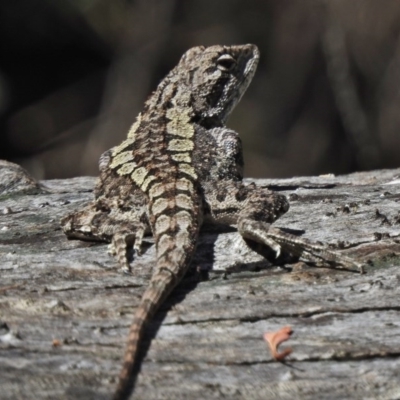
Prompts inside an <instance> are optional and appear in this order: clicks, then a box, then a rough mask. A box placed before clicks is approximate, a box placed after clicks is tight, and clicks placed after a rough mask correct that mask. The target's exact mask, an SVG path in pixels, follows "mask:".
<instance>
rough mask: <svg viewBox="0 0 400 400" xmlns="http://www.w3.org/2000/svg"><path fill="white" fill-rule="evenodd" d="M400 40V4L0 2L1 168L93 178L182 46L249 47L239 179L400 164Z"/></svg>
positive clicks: (239, 120) (240, 113)
mask: <svg viewBox="0 0 400 400" xmlns="http://www.w3.org/2000/svg"><path fill="white" fill-rule="evenodd" d="M399 34H400V1H396V0H380V1H377V0H352V1H348V0H335V1H332V0H246V1H244V0H218V1H216V0H190V1H188V0H130V1H128V0H113V1H110V0H63V1H57V0H13V1H9V0H0V158H2V159H7V160H9V161H14V162H16V163H19V164H21V165H22V166H24V167H25V168H26V169H27V170H28V171H29V172H30V173H31V174H32V175H33V176H34V177H36V178H37V179H50V178H66V177H72V176H80V175H97V171H98V168H97V160H98V158H99V156H100V154H101V153H102V152H103V151H105V150H107V149H108V148H110V147H112V146H114V145H116V144H118V143H119V142H120V141H121V140H123V138H124V137H125V136H126V134H127V131H128V129H129V126H130V125H131V124H132V123H133V121H134V119H135V117H136V115H137V114H138V112H139V111H140V110H141V106H142V104H143V102H144V101H145V99H146V98H147V96H148V95H149V93H150V92H151V91H152V90H154V89H155V87H156V86H157V84H158V82H159V81H160V80H161V79H162V78H163V77H164V76H165V74H166V73H167V72H168V71H169V70H170V69H171V68H173V67H174V66H175V65H176V64H177V62H178V60H179V58H180V56H181V55H182V54H183V53H184V52H185V51H186V50H187V49H188V48H190V47H192V46H195V45H212V44H241V43H254V44H256V45H257V46H258V47H259V48H260V51H261V60H260V64H259V67H258V70H257V73H256V76H255V78H254V80H253V83H252V84H251V85H250V88H249V89H248V91H247V93H246V94H245V96H244V98H243V99H242V101H241V103H240V104H239V106H238V107H237V108H236V110H235V111H234V113H233V115H232V117H231V118H230V120H229V121H228V126H229V127H231V128H233V129H235V130H237V131H238V132H239V133H240V135H241V137H242V140H243V145H244V150H245V164H246V169H245V175H246V176H251V177H289V176H296V175H315V174H325V173H335V174H339V173H347V172H352V171H360V170H368V169H374V168H392V167H399V166H400V155H399V149H400V146H399V145H400V135H399V131H400V112H399V111H400V41H399V39H400V36H399Z"/></svg>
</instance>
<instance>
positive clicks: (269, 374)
mask: <svg viewBox="0 0 400 400" xmlns="http://www.w3.org/2000/svg"><path fill="white" fill-rule="evenodd" d="M399 177H400V170H399V169H398V170H384V171H372V172H365V173H357V174H351V175H346V176H338V177H334V176H321V177H303V178H292V179H279V180H277V179H264V180H258V181H256V182H257V184H258V185H261V186H264V187H269V188H272V189H274V190H278V191H280V192H282V193H284V194H286V195H288V196H289V198H290V201H291V209H290V210H289V212H288V213H287V214H286V215H285V216H283V217H282V218H281V219H279V220H278V221H277V222H276V223H275V224H274V225H276V226H278V227H284V228H290V229H293V230H295V231H298V233H301V234H303V235H304V237H307V238H308V239H310V240H319V241H322V242H324V243H328V244H330V245H332V247H338V248H340V249H343V250H341V251H343V253H345V254H347V255H348V256H350V257H353V258H354V259H356V260H358V261H363V262H365V263H366V265H367V266H366V271H367V272H366V274H365V275H360V274H355V273H352V272H349V271H343V270H336V269H332V268H317V267H315V266H310V265H305V264H304V263H299V262H296V263H293V262H290V263H282V262H281V263H280V265H276V263H275V262H274V261H272V262H269V261H267V260H265V259H264V258H262V257H261V256H260V255H259V254H257V253H255V252H253V251H252V250H250V249H249V248H248V247H247V246H246V245H245V244H244V242H243V241H242V239H241V238H240V237H239V236H238V234H237V233H234V232H223V233H218V232H204V233H202V235H201V238H200V243H199V246H198V251H197V254H196V258H195V260H194V261H193V265H194V266H195V267H200V268H201V269H206V270H211V269H215V270H217V271H218V270H224V269H228V270H230V272H229V273H228V274H218V273H216V272H213V271H210V272H209V274H208V277H209V279H208V280H203V281H201V282H198V281H196V280H195V279H193V276H189V277H188V278H187V279H185V281H184V282H182V284H181V285H180V286H179V287H178V288H177V289H176V290H175V291H174V292H173V294H172V295H171V296H170V298H169V299H168V301H167V302H166V304H165V307H163V309H162V310H161V311H160V312H159V313H158V314H157V315H156V318H155V320H154V321H153V323H152V324H151V325H150V326H149V329H148V336H149V341H148V343H147V344H146V346H145V347H147V348H148V351H147V352H146V351H144V359H143V364H142V369H141V372H140V375H139V378H138V381H137V385H136V389H135V395H134V396H133V398H137V399H205V398H210V399H211V398H229V399H270V398H271V399H272V398H282V399H286V398H287V399H292V398H302V399H316V398H318V399H330V398H332V399H333V398H367V399H372V398H374V399H375V398H382V399H394V398H400V383H399V382H400V380H399V378H398V375H399V372H398V371H399V370H400V322H399V321H400V289H399V282H400V269H399V268H398V266H399V253H400V245H399V235H400V214H399V201H400V178H399ZM0 183H2V182H1V179H0ZM29 184H30V185H32V182H30V183H29ZM93 185H94V178H88V177H83V178H74V179H67V180H52V181H43V182H41V183H40V186H35V187H34V189H35V190H34V191H29V190H28V192H27V193H26V191H24V190H22V189H23V187H22V189H21V188H20V187H19V188H18V190H16V191H13V192H7V190H6V189H5V190H4V191H3V194H2V195H1V197H0V212H1V214H0V270H1V281H0V282H1V283H0V358H1V362H0V398H1V399H28V398H35V399H102V398H104V399H106V398H110V395H111V393H112V391H113V388H114V387H115V381H116V377H117V374H118V372H119V369H120V366H121V359H122V354H123V351H124V346H125V339H126V336H127V332H128V328H129V325H130V323H131V320H132V315H133V311H134V309H135V307H136V306H137V304H138V302H139V299H140V296H141V293H142V292H143V290H144V288H145V286H146V283H147V282H148V279H149V277H150V274H151V271H152V267H153V265H154V249H153V246H152V241H151V239H150V238H149V240H148V246H147V249H146V251H145V253H144V254H143V255H142V256H140V257H137V259H136V260H135V261H133V264H132V265H133V269H134V274H133V275H132V276H127V275H123V274H121V273H120V272H119V270H118V266H117V263H116V261H115V259H114V258H113V257H111V256H110V255H108V254H107V245H106V244H99V243H90V242H82V241H69V240H67V238H66V237H65V236H64V234H63V233H62V232H61V229H60V226H59V220H60V218H61V217H62V216H64V215H65V214H66V213H68V212H70V211H71V210H74V209H77V208H80V207H82V206H83V205H84V204H86V203H87V202H88V201H90V200H91V198H92V193H91V190H92V188H93ZM22 186H23V185H22ZM6 187H7V186H6V185H4V188H6ZM14 187H15V185H14ZM20 189H21V190H22V192H21V190H20ZM286 325H290V326H291V327H292V328H293V330H294V334H293V335H292V337H291V339H290V341H289V342H288V345H290V346H291V347H292V348H293V353H292V354H291V355H290V357H289V359H288V360H287V363H279V362H276V361H274V360H273V359H272V357H271V355H270V353H269V351H268V348H267V345H266V343H265V342H264V341H263V339H262V335H263V333H264V332H265V331H274V330H276V329H279V328H280V327H282V326H286ZM145 350H146V349H145Z"/></svg>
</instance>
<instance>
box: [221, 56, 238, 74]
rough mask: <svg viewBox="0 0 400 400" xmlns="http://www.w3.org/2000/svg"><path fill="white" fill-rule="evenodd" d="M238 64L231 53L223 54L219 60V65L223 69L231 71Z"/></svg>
mask: <svg viewBox="0 0 400 400" xmlns="http://www.w3.org/2000/svg"><path fill="white" fill-rule="evenodd" d="M235 65H236V60H235V59H234V58H233V57H232V56H230V55H229V54H223V55H222V56H221V57H220V58H218V60H217V67H218V69H220V70H221V71H224V72H229V71H231V70H232V68H233V67H234V66H235Z"/></svg>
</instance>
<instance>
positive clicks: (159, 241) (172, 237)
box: [113, 196, 200, 400]
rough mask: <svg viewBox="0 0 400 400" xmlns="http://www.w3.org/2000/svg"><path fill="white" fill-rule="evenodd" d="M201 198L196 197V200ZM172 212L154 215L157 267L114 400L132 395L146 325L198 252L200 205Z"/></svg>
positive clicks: (138, 314)
mask: <svg viewBox="0 0 400 400" xmlns="http://www.w3.org/2000/svg"><path fill="white" fill-rule="evenodd" d="M191 197H192V196H191ZM193 197H194V196H193ZM197 200H198V199H195V203H197ZM197 204H198V203H197ZM168 211H169V212H168V215H166V214H160V215H159V216H157V215H155V216H154V221H155V222H154V224H153V232H154V236H155V242H156V249H157V267H156V271H155V273H154V275H153V276H152V278H151V280H150V283H149V286H148V288H147V289H146V290H145V292H144V294H143V297H142V299H141V301H140V304H139V307H138V309H137V310H136V313H135V316H134V320H133V322H132V325H131V328H130V331H129V335H128V344H127V348H126V351H125V356H124V364H123V367H122V371H121V373H120V375H119V382H118V386H117V390H116V392H115V394H114V397H113V400H125V399H128V398H129V396H130V393H131V391H132V389H133V386H134V381H135V377H134V376H133V375H134V369H135V367H136V364H137V358H138V353H139V349H140V343H141V339H142V337H143V334H144V332H145V328H146V324H147V322H148V321H149V320H150V319H151V318H152V316H153V315H154V314H155V312H156V311H157V310H158V308H159V307H160V305H161V304H162V302H163V301H164V300H165V298H166V297H167V296H168V295H169V294H170V293H171V291H172V290H173V289H174V287H175V286H176V285H177V284H178V283H179V282H180V280H181V279H182V277H183V276H184V274H185V273H186V271H187V269H188V266H189V264H190V260H191V257H192V255H193V253H194V249H195V242H196V239H197V235H198V230H199V226H200V222H199V220H200V218H199V209H198V208H197V207H193V208H191V209H190V210H188V209H182V207H179V206H178V205H177V204H175V205H173V207H172V209H171V208H170V209H169V210H168Z"/></svg>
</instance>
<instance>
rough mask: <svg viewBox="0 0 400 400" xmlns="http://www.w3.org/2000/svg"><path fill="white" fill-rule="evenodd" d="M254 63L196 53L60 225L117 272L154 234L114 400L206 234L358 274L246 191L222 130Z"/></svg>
mask: <svg viewBox="0 0 400 400" xmlns="http://www.w3.org/2000/svg"><path fill="white" fill-rule="evenodd" d="M258 60H259V50H258V48H257V47H256V46H255V45H252V44H247V45H235V46H221V45H215V46H209V47H204V46H197V47H193V48H191V49H189V50H188V51H186V53H185V54H184V55H183V56H182V58H181V59H180V61H179V63H178V65H177V66H176V67H175V68H174V69H172V70H171V71H170V73H169V74H168V75H167V76H166V77H165V78H164V79H163V80H162V81H161V83H160V84H159V85H158V87H157V88H156V90H155V91H154V92H153V93H152V94H151V95H150V97H149V98H148V100H147V101H146V102H145V105H144V108H143V111H142V112H141V113H140V114H139V115H138V117H137V119H136V122H135V123H134V124H133V125H132V127H131V129H130V130H129V132H128V135H127V138H126V139H125V140H124V141H123V142H122V143H121V144H119V145H117V146H115V147H113V148H111V149H110V150H108V151H106V152H105V153H103V154H102V155H101V157H100V160H99V169H100V176H99V179H98V181H97V184H96V186H95V189H94V196H95V199H94V201H93V202H92V203H90V204H89V205H88V206H87V207H85V208H84V209H82V210H80V211H77V212H74V213H72V214H69V215H67V216H65V217H64V218H63V219H62V221H61V225H62V229H63V231H64V233H65V234H66V235H67V236H68V237H69V238H78V239H83V240H100V241H105V242H109V243H111V244H110V246H111V251H112V252H113V253H114V254H115V256H116V258H117V260H118V263H119V264H120V265H121V267H122V270H123V271H124V272H130V264H129V262H128V259H127V249H128V248H131V247H133V249H134V252H135V254H140V253H141V244H142V239H143V237H144V235H147V234H152V235H153V237H154V240H155V246H156V268H155V271H154V272H153V275H152V277H151V279H150V282H149V285H148V287H147V289H146V290H145V292H144V294H143V296H142V298H141V301H140V304H139V306H138V308H137V310H136V312H135V314H134V319H133V322H132V324H131V327H130V331H129V335H128V340H127V347H126V351H125V355H124V362H123V367H122V370H121V373H120V375H119V383H118V386H117V389H116V392H115V394H114V397H113V399H114V400H122V399H127V398H129V395H130V393H131V391H132V389H133V386H134V377H132V373H133V370H134V365H135V363H136V361H137V357H138V351H139V346H140V342H141V339H142V337H143V334H144V330H145V326H146V323H147V322H148V321H149V320H150V319H151V318H152V316H153V315H154V313H155V312H156V311H157V309H158V308H159V307H160V305H161V304H162V302H163V300H164V299H165V298H166V297H167V296H168V295H169V293H170V292H171V291H172V290H173V288H174V287H175V286H176V285H177V284H178V283H179V282H180V280H181V279H182V277H183V276H184V275H185V273H186V271H187V269H188V268H189V265H190V261H191V258H192V256H193V254H194V252H195V248H196V242H197V238H198V235H199V230H200V228H201V226H202V225H203V224H208V223H212V224H218V225H223V226H230V227H234V228H236V229H237V230H238V232H239V233H240V234H241V235H242V237H243V238H244V239H245V240H247V241H253V242H258V243H261V244H263V245H266V246H268V247H270V248H272V250H273V251H275V253H276V255H279V254H280V251H281V247H282V248H285V249H287V250H289V251H291V252H292V253H295V254H297V255H309V256H310V257H309V258H312V257H313V258H314V259H318V260H322V261H326V262H328V263H334V264H342V265H344V266H348V265H353V266H354V265H356V266H358V265H357V264H356V263H354V262H352V260H349V259H347V258H346V257H344V256H342V255H340V254H338V253H336V252H334V251H331V250H328V249H326V247H325V246H323V245H319V244H316V243H312V242H311V241H307V240H305V239H301V238H298V237H297V236H295V235H291V234H289V233H286V232H284V231H281V230H279V229H278V228H272V227H270V225H271V224H272V223H273V222H274V221H276V220H277V219H278V218H279V217H280V216H281V215H283V214H284V213H286V212H287V211H288V210H289V202H288V200H287V199H286V197H285V196H284V195H282V194H279V193H276V192H273V191H270V190H268V189H263V188H258V187H256V185H255V184H250V185H245V184H244V183H243V154H242V145H241V141H240V137H239V135H238V134H237V133H236V132H235V131H233V130H231V129H228V128H227V127H226V121H227V119H228V117H229V115H230V113H231V111H232V110H233V108H234V107H235V106H236V104H237V103H238V102H239V100H240V99H241V97H242V95H243V94H244V92H245V90H246V89H247V87H248V86H249V84H250V82H251V80H252V78H253V75H254V73H255V70H256V67H257V64H258Z"/></svg>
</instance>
